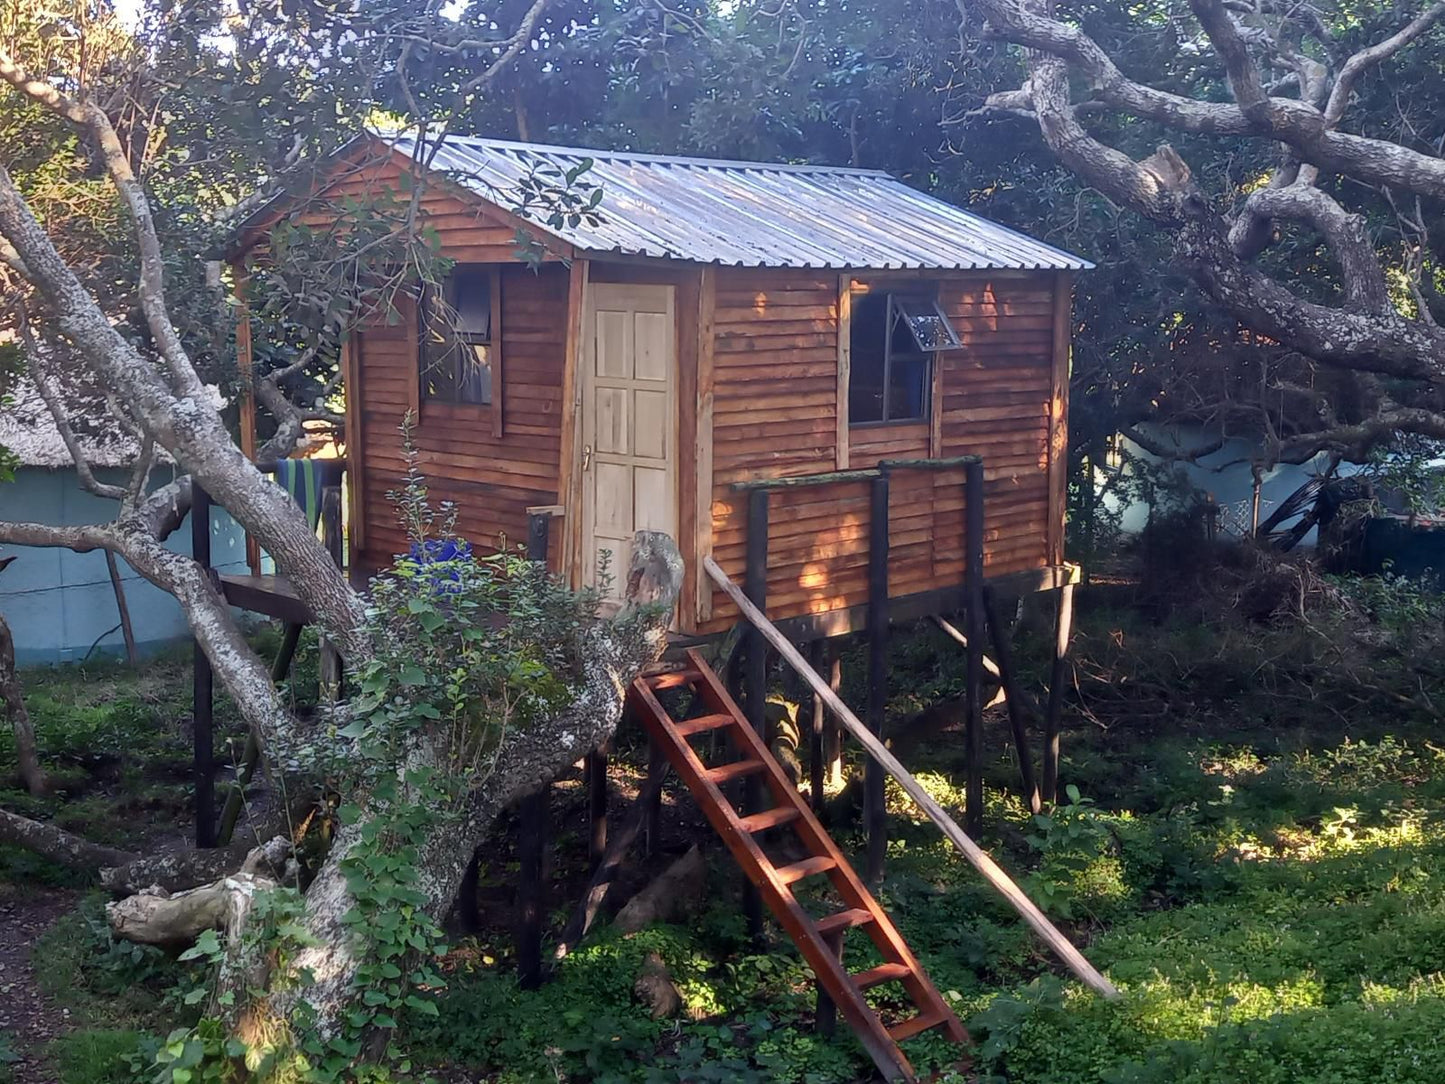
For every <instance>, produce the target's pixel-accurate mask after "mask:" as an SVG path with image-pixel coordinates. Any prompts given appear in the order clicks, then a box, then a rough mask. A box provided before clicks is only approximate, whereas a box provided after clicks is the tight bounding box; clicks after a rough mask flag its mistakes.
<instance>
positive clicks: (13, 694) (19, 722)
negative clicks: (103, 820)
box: [0, 615, 50, 797]
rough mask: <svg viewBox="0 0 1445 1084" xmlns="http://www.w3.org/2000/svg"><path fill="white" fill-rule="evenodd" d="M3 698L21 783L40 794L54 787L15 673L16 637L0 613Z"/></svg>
mask: <svg viewBox="0 0 1445 1084" xmlns="http://www.w3.org/2000/svg"><path fill="white" fill-rule="evenodd" d="M0 700H3V701H4V702H5V716H6V718H8V719H9V720H10V729H11V730H13V731H14V732H15V758H16V760H18V761H19V762H20V782H21V783H23V784H24V785H25V789H26V790H28V791H29V792H30V793H31V794H32V795H35V796H36V797H39V796H40V795H42V794H44V793H46V791H48V790H49V789H50V787H49V783H48V782H47V780H46V778H45V772H44V771H42V770H41V767H40V758H39V757H38V756H37V755H36V752H35V727H34V726H33V725H32V724H31V722H30V713H29V712H28V711H26V710H25V697H24V696H22V695H21V692H20V678H19V676H18V675H17V674H16V673H15V637H14V636H12V635H11V633H10V626H9V625H8V624H7V623H6V621H5V618H4V616H3V615H0Z"/></svg>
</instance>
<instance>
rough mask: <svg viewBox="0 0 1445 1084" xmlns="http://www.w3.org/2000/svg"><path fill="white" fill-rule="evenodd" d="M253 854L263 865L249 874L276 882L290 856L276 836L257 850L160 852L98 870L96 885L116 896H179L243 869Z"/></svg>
mask: <svg viewBox="0 0 1445 1084" xmlns="http://www.w3.org/2000/svg"><path fill="white" fill-rule="evenodd" d="M256 851H259V852H261V859H260V861H262V862H263V863H264V864H263V865H259V866H256V867H255V868H253V869H251V872H254V873H262V874H266V875H268V876H271V877H275V878H279V877H280V876H281V874H282V872H283V870H284V867H285V864H286V859H287V858H289V857H290V855H291V844H290V842H289V841H288V840H287V839H286V838H285V837H284V836H277V837H275V838H274V839H272V840H271V841H270V842H268V843H264V844H262V845H261V846H260V847H256V846H255V845H254V844H250V843H235V844H232V845H231V846H229V847H215V848H211V849H187V850H178V851H163V852H161V853H160V854H151V855H144V856H141V857H139V858H137V857H135V856H132V857H131V859H130V860H129V861H127V862H125V863H123V864H119V865H111V866H110V867H108V868H106V869H102V870H101V871H100V883H101V884H102V885H103V886H104V887H106V888H108V889H109V890H110V891H111V892H114V893H115V894H116V895H118V896H119V895H125V894H127V893H131V892H140V891H142V890H143V889H148V888H161V889H164V890H165V891H167V892H181V891H184V890H185V889H188V888H196V887H197V886H199V885H204V884H209V883H211V882H212V881H215V880H218V879H219V878H221V877H224V876H226V875H227V874H228V873H231V872H233V871H235V870H238V869H243V868H247V864H248V863H249V862H250V861H251V855H252V853H253V852H256Z"/></svg>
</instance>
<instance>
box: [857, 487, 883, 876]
mask: <svg viewBox="0 0 1445 1084" xmlns="http://www.w3.org/2000/svg"><path fill="white" fill-rule="evenodd" d="M868 504H869V512H868V727H869V729H871V730H872V731H873V733H874V735H875V736H876V737H877V738H878V740H879V741H882V740H883V723H884V720H885V718H886V717H887V714H888V472H887V471H883V472H881V473H879V475H878V477H876V478H874V479H873V481H872V482H871V483H870V488H869V502H868ZM863 772H864V774H863V819H864V821H865V822H866V824H867V829H868V863H867V869H866V873H865V879H866V880H867V881H868V883H869V884H871V885H875V886H876V885H878V884H879V883H880V882H881V881H882V880H883V860H884V859H885V858H886V857H887V855H888V809H887V807H886V805H885V804H884V803H885V797H884V781H883V767H882V765H880V764H879V763H878V762H877V761H876V760H869V761H868V763H867V764H866V765H864V769H863Z"/></svg>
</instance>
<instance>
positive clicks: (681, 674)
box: [643, 670, 702, 690]
mask: <svg viewBox="0 0 1445 1084" xmlns="http://www.w3.org/2000/svg"><path fill="white" fill-rule="evenodd" d="M700 677H702V675H701V674H700V673H698V672H697V671H696V670H668V671H665V672H664V673H661V674H651V675H649V676H648V677H645V678H643V680H644V681H646V682H647V687H648V688H649V689H653V690H658V689H679V688H681V687H682V686H684V685H691V684H692V683H693V682H694V681H696V680H697V679H698V678H700Z"/></svg>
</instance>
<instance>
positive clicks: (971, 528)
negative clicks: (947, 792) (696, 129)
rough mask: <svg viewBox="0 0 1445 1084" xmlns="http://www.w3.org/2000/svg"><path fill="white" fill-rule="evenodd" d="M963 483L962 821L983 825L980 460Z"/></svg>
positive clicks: (976, 828) (971, 825) (972, 827)
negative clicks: (964, 762)
mask: <svg viewBox="0 0 1445 1084" xmlns="http://www.w3.org/2000/svg"><path fill="white" fill-rule="evenodd" d="M966 470H967V474H966V476H965V477H966V479H967V480H966V482H965V485H964V495H965V496H964V513H963V514H964V564H965V572H964V581H963V587H964V600H963V601H964V606H963V634H964V636H966V637H967V638H968V648H967V656H966V660H967V661H966V663H965V676H964V681H965V682H966V687H965V689H964V722H963V729H964V738H963V740H964V743H965V745H966V746H967V749H966V754H967V763H968V767H967V777H966V779H965V780H964V802H965V806H964V823H965V824H967V825H968V827H969V829H970V830H971V831H972V832H973V834H974V835H978V834H979V832H980V831H981V830H982V829H983V464H982V463H970V464H969V465H968V467H967V468H966Z"/></svg>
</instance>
